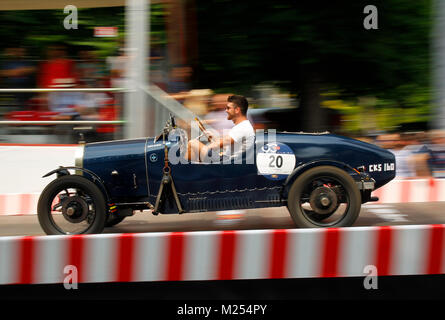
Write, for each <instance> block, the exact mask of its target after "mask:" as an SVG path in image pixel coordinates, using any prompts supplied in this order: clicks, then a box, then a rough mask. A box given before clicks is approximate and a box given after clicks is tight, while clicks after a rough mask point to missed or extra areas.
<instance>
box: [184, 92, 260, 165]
mask: <svg viewBox="0 0 445 320" xmlns="http://www.w3.org/2000/svg"><path fill="white" fill-rule="evenodd" d="M248 107H249V103H248V102H247V99H246V98H245V97H243V96H240V95H232V96H229V97H228V98H227V105H226V113H227V119H228V120H232V121H233V123H234V124H235V126H234V127H233V128H232V129H230V131H229V134H228V135H224V136H222V137H219V138H212V137H211V136H210V134H208V133H207V134H208V135H209V136H210V138H209V141H210V143H209V144H207V145H205V144H203V143H202V142H201V141H199V139H193V140H190V141H189V143H188V148H187V158H188V160H191V161H204V160H205V159H203V158H205V157H207V156H208V154H209V151H213V152H215V151H217V152H219V151H220V150H221V148H222V147H224V149H223V152H222V154H221V155H222V156H236V153H237V150H236V149H237V148H236V147H235V154H234V155H231V146H232V145H236V146H240V147H241V150H238V153H239V151H241V152H242V151H245V150H247V149H249V148H250V147H252V146H253V144H254V139H255V131H254V129H253V127H252V124H251V123H250V121H249V120H248V119H247V109H248Z"/></svg>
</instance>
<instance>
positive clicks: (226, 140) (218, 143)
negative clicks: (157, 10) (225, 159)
mask: <svg viewBox="0 0 445 320" xmlns="http://www.w3.org/2000/svg"><path fill="white" fill-rule="evenodd" d="M212 140H213V141H212V142H210V143H209V144H208V145H207V147H208V148H209V149H217V148H222V147H223V146H228V145H232V144H233V143H235V141H234V140H233V139H232V137H231V136H223V137H221V138H219V139H212Z"/></svg>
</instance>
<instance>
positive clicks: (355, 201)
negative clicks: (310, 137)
mask: <svg viewBox="0 0 445 320" xmlns="http://www.w3.org/2000/svg"><path fill="white" fill-rule="evenodd" d="M287 207H288V209H289V212H290V215H291V217H292V219H293V221H294V222H295V224H296V225H297V226H298V227H305V228H317V227H349V226H351V225H352V224H353V223H354V222H355V220H356V219H357V217H358V215H359V213H360V209H361V195H360V191H359V189H358V188H357V186H356V184H355V181H354V179H352V177H351V176H350V175H349V174H348V173H347V172H345V171H344V170H341V169H339V168H337V167H332V166H320V167H316V168H313V169H310V170H308V171H306V172H304V173H303V174H301V175H300V176H299V177H298V178H297V179H296V180H295V181H294V183H293V184H292V186H291V188H290V190H289V194H288V203H287Z"/></svg>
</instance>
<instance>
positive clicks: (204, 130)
mask: <svg viewBox="0 0 445 320" xmlns="http://www.w3.org/2000/svg"><path fill="white" fill-rule="evenodd" d="M195 121H196V122H197V123H198V127H199V130H201V131H202V133H204V135H205V136H206V138H207V140H209V142H212V138H210V136H209V135H208V134H207V130H206V128H205V127H204V125H203V124H202V122H201V120H199V119H198V117H195Z"/></svg>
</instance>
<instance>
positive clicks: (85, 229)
mask: <svg viewBox="0 0 445 320" xmlns="http://www.w3.org/2000/svg"><path fill="white" fill-rule="evenodd" d="M37 215H38V219H39V223H40V226H41V227H42V229H43V230H44V231H45V232H46V234H49V235H55V234H92V233H101V232H102V231H103V229H104V226H105V222H106V219H107V215H106V203H105V199H104V196H103V194H102V192H101V191H100V189H99V188H98V187H97V186H96V185H95V184H94V183H93V182H91V181H90V180H88V179H86V178H84V177H81V176H76V175H67V176H62V177H60V178H57V179H56V180H54V181H52V182H51V183H50V184H48V186H46V188H45V189H44V190H43V192H42V194H41V195H40V198H39V202H38V205H37Z"/></svg>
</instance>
